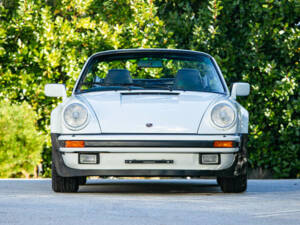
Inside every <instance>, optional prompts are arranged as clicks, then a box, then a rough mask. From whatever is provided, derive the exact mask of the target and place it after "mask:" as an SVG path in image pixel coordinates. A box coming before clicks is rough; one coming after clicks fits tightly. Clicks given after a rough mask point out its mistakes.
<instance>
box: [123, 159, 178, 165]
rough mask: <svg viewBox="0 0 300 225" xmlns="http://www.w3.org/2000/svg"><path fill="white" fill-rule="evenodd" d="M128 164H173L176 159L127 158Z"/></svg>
mask: <svg viewBox="0 0 300 225" xmlns="http://www.w3.org/2000/svg"><path fill="white" fill-rule="evenodd" d="M125 163H126V164H173V163H174V160H168V159H160V160H140V159H129V160H125Z"/></svg>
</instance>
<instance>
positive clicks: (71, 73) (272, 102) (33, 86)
mask: <svg viewBox="0 0 300 225" xmlns="http://www.w3.org/2000/svg"><path fill="white" fill-rule="evenodd" d="M299 9H300V4H299V1H297V0H282V1H275V0H255V1H240V0H230V1H229V0H210V1H198V0H190V1H187V0H180V1H179V0H120V1H115V0H81V1H79V0H48V1H42V0H26V1H25V0H19V1H17V0H16V1H11V0H2V3H0V98H8V99H9V100H11V101H12V102H22V101H26V102H28V103H29V104H30V105H31V106H32V107H33V108H34V109H35V111H36V112H37V114H38V117H39V120H38V124H39V128H40V130H41V131H43V132H45V133H47V134H49V118H50V111H51V110H52V109H53V108H54V107H55V106H56V105H57V103H58V102H59V100H57V99H54V98H46V97H45V95H44V93H43V88H44V85H45V84H46V83H54V82H58V83H65V84H66V85H67V88H68V92H69V94H70V93H71V88H72V86H73V84H74V82H75V80H76V78H77V77H78V75H79V72H80V69H81V67H82V66H83V63H84V62H85V60H86V59H87V58H88V56H89V55H91V54H92V53H95V52H97V51H103V50H108V49H120V48H140V47H144V48H154V47H155V48H157V47H166V48H183V49H192V50H199V51H204V52H208V53H210V54H211V55H213V56H214V57H215V58H216V60H217V62H218V63H219V64H220V66H221V68H222V71H223V73H224V76H225V78H226V80H227V81H228V84H231V83H232V82H235V81H245V82H249V83H250V84H251V95H250V96H249V97H248V98H240V99H239V100H240V101H241V103H242V104H243V105H244V106H245V107H246V108H247V109H248V110H249V113H250V140H249V150H250V165H251V167H253V168H262V169H268V170H271V171H272V173H273V175H274V177H300V145H299V139H300V137H299V136H300V130H299V127H300V119H299V114H300V113H299V106H300V101H299V76H300V71H299V53H300V48H299V46H300V38H299V36H300V30H299V26H300V24H299V16H298V15H299V14H300V10H299ZM297 24H298V25H297ZM43 163H44V166H45V171H46V175H47V174H48V172H47V171H49V165H50V140H49V135H48V140H47V147H46V148H45V149H44V153H43Z"/></svg>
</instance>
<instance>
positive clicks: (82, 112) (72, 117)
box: [64, 103, 88, 129]
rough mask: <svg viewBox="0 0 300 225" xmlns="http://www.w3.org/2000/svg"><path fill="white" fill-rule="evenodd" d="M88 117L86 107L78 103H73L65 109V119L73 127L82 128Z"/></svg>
mask: <svg viewBox="0 0 300 225" xmlns="http://www.w3.org/2000/svg"><path fill="white" fill-rule="evenodd" d="M87 119H88V112H87V110H86V108H85V107H84V106H83V105H81V104H78V103H73V104H71V105H69V106H67V108H66V109H65V111H64V120H65V123H66V124H67V125H68V126H69V127H70V128H71V129H80V128H82V127H83V126H84V125H85V124H86V122H87Z"/></svg>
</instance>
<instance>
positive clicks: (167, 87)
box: [144, 85, 173, 91]
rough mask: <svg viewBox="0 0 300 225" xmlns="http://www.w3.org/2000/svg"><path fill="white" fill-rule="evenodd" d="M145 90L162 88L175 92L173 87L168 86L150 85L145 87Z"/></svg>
mask: <svg viewBox="0 0 300 225" xmlns="http://www.w3.org/2000/svg"><path fill="white" fill-rule="evenodd" d="M144 88H146V89H152V88H161V89H164V90H169V91H172V90H173V89H172V87H170V86H166V85H149V86H145V87H144Z"/></svg>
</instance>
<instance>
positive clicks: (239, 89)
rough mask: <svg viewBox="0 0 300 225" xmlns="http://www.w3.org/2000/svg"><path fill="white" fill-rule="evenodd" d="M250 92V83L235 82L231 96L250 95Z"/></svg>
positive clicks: (234, 97)
mask: <svg viewBox="0 0 300 225" xmlns="http://www.w3.org/2000/svg"><path fill="white" fill-rule="evenodd" d="M249 93H250V85H249V84H248V83H244V82H238V83H233V85H232V89H231V97H232V98H233V99H236V96H248V95H249Z"/></svg>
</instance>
